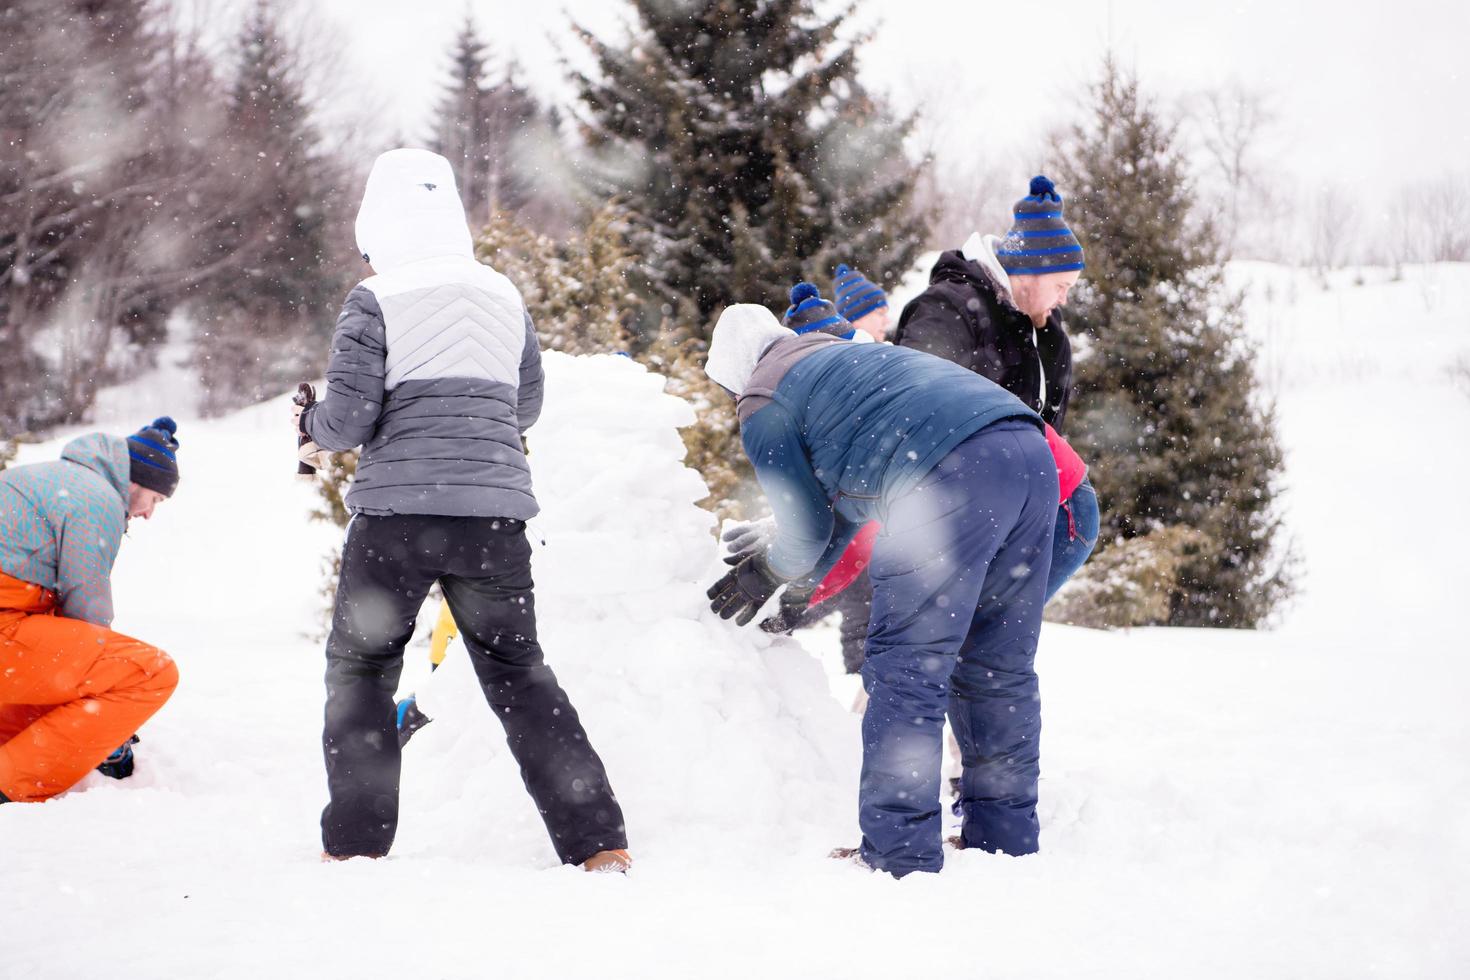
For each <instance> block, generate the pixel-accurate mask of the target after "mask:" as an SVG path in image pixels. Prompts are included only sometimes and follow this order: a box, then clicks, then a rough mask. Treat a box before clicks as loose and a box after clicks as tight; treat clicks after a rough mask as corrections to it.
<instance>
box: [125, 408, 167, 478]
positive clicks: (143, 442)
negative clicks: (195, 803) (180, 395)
mask: <svg viewBox="0 0 1470 980" xmlns="http://www.w3.org/2000/svg"><path fill="white" fill-rule="evenodd" d="M178 431H179V426H178V423H177V422H175V421H174V420H173V419H171V418H169V417H168V416H167V415H165V416H163V417H161V418H156V419H154V420H153V421H152V422H149V423H148V424H147V425H145V426H143V428H141V429H139V430H138V431H137V432H134V433H133V434H132V435H130V436H128V459H129V461H130V466H129V468H128V479H130V480H132V481H133V482H134V483H136V484H137V485H138V486H140V487H147V488H148V489H149V490H153V491H155V492H157V493H161V494H163V495H164V496H165V497H172V496H173V495H174V490H176V489H178V486H179V461H178V458H177V457H176V456H175V453H177V452H178V451H179V440H177V439H175V438H174V433H176V432H178Z"/></svg>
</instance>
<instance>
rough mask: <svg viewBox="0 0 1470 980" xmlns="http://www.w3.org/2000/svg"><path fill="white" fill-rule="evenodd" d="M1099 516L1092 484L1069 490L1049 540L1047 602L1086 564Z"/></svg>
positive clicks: (1084, 481) (1094, 544)
mask: <svg viewBox="0 0 1470 980" xmlns="http://www.w3.org/2000/svg"><path fill="white" fill-rule="evenodd" d="M1101 519H1102V514H1101V513H1100V512H1099V510H1098V507H1097V491H1096V490H1094V489H1092V481H1091V480H1088V479H1085V478H1084V479H1083V481H1082V484H1081V485H1080V486H1078V487H1077V489H1076V490H1073V491H1072V496H1070V497H1068V498H1067V501H1066V503H1064V504H1062V506H1060V507H1058V508H1057V529H1056V533H1055V534H1054V535H1053V537H1052V549H1051V572H1050V574H1049V575H1048V577H1047V580H1046V601H1047V602H1051V597H1052V596H1054V595H1056V594H1057V590H1058V589H1060V588H1061V587H1062V586H1064V585H1066V584H1067V580H1068V579H1070V578H1071V577H1072V576H1073V575H1076V574H1077V570H1078V569H1079V568H1081V567H1082V566H1083V565H1084V564H1086V562H1087V556H1088V555H1090V554H1092V549H1093V548H1094V547H1096V545H1097V529H1098V525H1099V523H1100V522H1101Z"/></svg>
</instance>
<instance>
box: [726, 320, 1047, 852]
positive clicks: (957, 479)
mask: <svg viewBox="0 0 1470 980" xmlns="http://www.w3.org/2000/svg"><path fill="white" fill-rule="evenodd" d="M705 372H706V373H707V374H708V375H709V377H710V379H711V380H713V381H714V382H715V383H716V384H718V385H720V386H721V387H722V388H724V389H725V390H726V391H728V392H730V393H732V394H733V395H735V397H736V399H737V411H738V415H739V419H740V435H741V441H742V443H743V445H744V447H745V452H746V455H748V456H749V457H750V461H751V464H752V465H753V466H754V467H755V474H756V478H757V479H758V480H759V481H760V484H761V487H762V489H763V490H764V491H765V494H766V498H767V500H768V502H769V504H770V506H771V510H772V512H773V514H774V517H775V525H776V526H775V533H774V537H773V538H772V540H771V543H770V545H769V546H768V547H767V548H766V549H764V550H762V551H757V552H756V553H754V554H752V555H750V556H749V557H747V558H745V559H744V560H743V561H742V562H741V563H740V564H739V565H737V566H735V567H734V568H733V569H731V571H730V572H729V573H728V574H726V575H725V576H724V577H723V578H722V579H720V580H719V581H718V582H716V583H715V584H714V586H712V587H711V588H710V590H709V592H708V595H709V598H710V599H711V600H712V603H711V608H712V609H713V610H714V611H715V612H717V613H718V614H719V615H720V616H721V617H722V618H725V619H731V618H733V619H735V621H736V623H737V625H741V626H743V625H745V624H747V623H749V622H750V621H751V620H752V619H754V618H755V616H756V614H757V612H758V611H759V610H760V608H761V606H763V605H764V604H765V603H766V601H767V600H769V599H770V598H771V596H772V595H774V594H775V593H776V591H777V590H778V589H780V588H781V586H782V585H783V584H785V583H794V584H795V585H796V586H797V587H803V586H809V585H810V584H811V583H812V582H814V581H820V580H821V578H822V577H823V576H824V575H825V574H826V573H827V570H828V569H829V568H831V566H832V564H833V563H834V562H835V561H836V560H837V558H838V556H840V555H841V554H842V552H843V550H844V549H845V548H846V547H847V544H848V542H849V541H850V540H851V539H852V537H853V535H854V534H856V533H857V531H858V529H859V528H860V527H862V526H863V525H864V524H866V523H867V522H869V521H880V522H882V524H883V532H882V534H881V535H880V536H879V538H878V541H877V544H876V545H875V547H874V549H873V557H872V564H871V565H870V566H869V574H870V576H871V578H872V583H873V611H872V619H871V623H870V626H869V631H868V640H867V650H866V655H867V656H866V661H865V663H864V665H863V668H862V677H863V686H864V688H866V690H867V692H868V695H869V702H868V707H867V711H866V712H865V713H864V715H863V767H862V780H861V785H860V786H859V789H858V822H859V826H860V828H861V830H862V844H861V847H859V848H857V849H855V850H847V849H842V850H839V851H836V852H834V856H841V857H846V856H851V857H854V858H855V859H857V860H859V861H860V862H862V863H863V864H865V865H867V866H868V867H871V868H875V869H878V870H881V871H887V872H889V873H891V874H893V875H894V876H895V877H902V876H904V875H906V874H909V873H910V872H914V871H938V870H940V868H941V867H942V866H943V864H944V852H943V845H942V842H941V839H940V835H941V818H940V812H941V811H940V801H939V791H940V761H941V749H942V741H941V738H942V735H943V729H944V718H945V714H946V712H947V713H948V715H949V718H950V722H951V724H952V725H953V727H954V731H955V735H956V737H957V738H958V740H959V744H960V749H961V756H962V761H963V764H964V770H963V775H962V777H961V792H960V798H959V808H960V812H961V814H962V817H963V826H962V833H961V843H962V845H963V846H964V847H975V848H980V849H983V850H987V851H995V852H1003V853H1006V854H1030V853H1032V852H1034V851H1036V849H1037V837H1038V834H1037V822H1036V787H1037V779H1038V776H1039V772H1040V752H1039V749H1040V746H1039V741H1038V739H1039V736H1040V733H1041V702H1040V700H1039V694H1038V690H1037V680H1036V673H1035V670H1034V660H1035V656H1036V643H1037V638H1038V636H1039V634H1040V630H1041V610H1042V606H1043V605H1044V604H1045V598H1046V581H1047V572H1048V570H1049V566H1050V563H1051V547H1052V530H1053V527H1054V526H1055V515H1056V506H1057V468H1056V464H1055V463H1054V462H1053V460H1052V455H1051V452H1050V451H1049V450H1048V449H1047V444H1046V439H1045V437H1044V436H1043V435H1042V424H1041V419H1040V418H1039V417H1038V416H1037V415H1036V413H1035V412H1033V411H1031V409H1029V408H1027V407H1026V406H1025V405H1023V404H1022V403H1021V402H1020V401H1019V400H1018V399H1017V398H1016V397H1015V396H1014V395H1012V394H1010V393H1009V392H1007V391H1005V390H1004V389H1003V388H1001V387H1000V386H998V385H996V384H995V383H993V382H991V381H989V380H987V379H985V378H982V377H980V376H979V375H976V374H974V373H972V372H970V371H967V370H965V369H964V368H962V367H959V366H958V365H955V364H952V363H950V362H948V361H944V360H942V359H940V358H937V357H933V356H931V355H929V354H925V353H922V352H920V351H912V350H906V349H902V348H894V347H889V346H886V345H881V344H852V343H844V342H843V341H841V340H839V339H838V338H836V337H832V336H829V335H827V334H823V333H820V332H816V333H812V334H809V335H806V336H794V335H793V334H792V333H791V331H789V330H787V329H785V328H784V327H782V326H781V325H780V324H779V323H777V322H776V319H775V317H774V316H773V315H772V314H771V312H770V311H769V310H767V309H765V308H764V307H761V306H754V305H748V304H741V305H737V306H732V307H730V308H729V309H727V310H726V311H725V313H724V314H723V315H722V316H721V317H720V321H719V323H718V324H717V325H716V327H715V331H714V336H713V339H712V342H711V344H710V353H709V361H708V363H707V364H706V366H705Z"/></svg>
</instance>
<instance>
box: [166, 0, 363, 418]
mask: <svg viewBox="0 0 1470 980" xmlns="http://www.w3.org/2000/svg"><path fill="white" fill-rule="evenodd" d="M236 57H237V64H236V72H235V79H234V84H233V87H232V89H231V91H230V95H229V102H228V107H227V112H226V117H227V122H228V133H229V137H228V140H227V145H226V148H225V151H224V153H223V154H222V155H221V166H222V170H223V172H224V173H225V174H227V175H228V178H229V183H230V186H231V188H232V198H233V201H234V204H233V206H232V207H231V209H230V212H229V214H228V216H227V217H226V218H225V219H224V220H222V221H221V222H219V224H218V225H217V226H216V227H215V229H214V231H213V233H212V234H211V236H210V239H211V241H210V247H211V248H212V249H213V250H215V251H216V252H219V253H222V254H228V253H231V252H234V253H238V254H240V255H242V256H244V258H245V261H243V263H241V267H240V268H239V269H238V271H236V272H234V273H233V274H231V275H229V276H226V277H222V278H221V279H219V280H217V281H216V282H214V283H213V284H212V285H211V287H210V288H209V289H208V290H207V291H205V294H204V298H203V302H202V303H201V309H200V312H201V313H202V314H203V317H202V318H203V320H204V323H205V328H204V330H203V333H202V335H201V336H199V337H197V338H196V349H195V361H196V363H197V364H198V366H199V368H200V372H201V378H202V380H203V381H204V387H205V402H204V407H205V409H206V410H207V411H221V410H227V409H230V408H235V407H238V406H240V405H243V404H249V403H251V402H254V401H258V400H259V399H261V398H264V397H267V396H268V395H270V394H273V393H275V392H278V391H281V390H284V389H286V388H289V387H291V386H292V385H293V384H294V383H295V382H296V381H297V380H299V379H300V378H301V377H303V376H306V375H310V374H315V373H316V371H317V367H318V365H319V364H320V363H321V362H322V360H323V359H324V358H325V354H326V350H327V346H328V341H329V339H330V336H331V329H332V323H333V319H334V313H335V307H336V304H337V303H339V302H340V301H341V298H342V290H343V287H344V285H345V275H344V273H345V268H344V263H343V262H342V261H341V258H340V257H343V256H345V255H346V254H348V252H349V249H348V248H346V247H344V245H343V244H342V242H341V241H340V240H339V236H340V229H339V228H338V227H336V224H335V219H336V215H335V213H334V211H333V210H332V205H333V204H334V203H335V202H337V201H339V200H340V194H341V190H340V188H339V186H338V185H339V184H340V174H339V173H338V172H337V170H336V169H335V166H334V165H333V163H332V162H331V161H330V160H329V159H328V158H327V157H326V156H325V155H324V154H323V153H322V152H321V151H320V149H319V145H318V141H319V137H318V133H317V131H316V128H315V126H314V125H313V123H312V120H311V108H310V106H309V104H308V103H307V100H306V97H305V94H304V92H303V90H302V85H301V82H300V69H299V65H298V63H297V61H296V58H295V55H294V53H293V52H292V50H291V48H290V47H289V45H288V44H287V43H286V40H285V38H284V37H283V36H282V33H281V31H280V28H279V25H278V23H277V20H276V15H275V11H274V9H273V8H272V6H271V4H270V2H269V0H257V2H256V4H255V6H254V7H253V8H252V9H251V11H250V13H249V15H248V16H247V19H246V22H245V25H244V27H243V29H242V30H241V32H240V34H239V37H238V40H237V43H236Z"/></svg>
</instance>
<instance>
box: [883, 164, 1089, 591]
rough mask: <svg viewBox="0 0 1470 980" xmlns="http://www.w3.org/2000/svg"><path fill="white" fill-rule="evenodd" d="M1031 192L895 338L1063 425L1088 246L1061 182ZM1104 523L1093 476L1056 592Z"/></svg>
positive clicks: (1060, 518) (930, 292)
mask: <svg viewBox="0 0 1470 980" xmlns="http://www.w3.org/2000/svg"><path fill="white" fill-rule="evenodd" d="M1029 190H1030V193H1029V194H1027V195H1026V196H1025V197H1023V198H1021V199H1020V200H1019V201H1017V202H1016V206H1015V212H1014V213H1015V223H1014V224H1013V225H1012V227H1011V230H1010V232H1009V233H1007V234H1006V236H1005V237H1004V238H996V237H995V236H994V235H987V236H981V235H980V234H978V233H977V234H974V235H971V236H970V240H969V241H967V242H965V244H964V247H962V248H960V249H957V250H954V251H949V252H945V253H944V254H942V255H941V256H940V257H939V261H938V262H936V263H935V264H934V271H933V272H932V273H930V277H929V288H928V289H926V290H924V292H922V293H920V294H919V295H918V296H917V297H915V298H914V299H913V300H912V301H911V302H910V303H909V304H908V305H907V306H905V307H904V310H903V314H902V315H901V316H900V317H899V321H898V330H897V332H896V333H895V334H894V337H893V342H894V343H895V344H898V345H899V346H900V347H912V348H914V349H915V350H921V351H926V352H927V353H930V354H936V355H938V356H939V357H942V358H944V359H945V360H947V361H954V362H955V363H956V364H959V365H961V366H962V367H966V368H969V369H970V370H971V371H974V372H975V373H976V374H980V375H984V376H985V377H987V378H989V379H990V380H991V381H994V382H995V383H996V384H998V385H1000V386H1001V387H1002V388H1005V389H1006V390H1007V391H1009V392H1010V393H1011V394H1013V395H1015V396H1016V397H1017V398H1019V399H1021V401H1022V402H1024V403H1025V404H1026V406H1027V407H1028V408H1030V409H1031V410H1033V411H1035V412H1036V413H1037V414H1038V415H1040V416H1041V418H1042V420H1043V421H1045V422H1046V423H1047V424H1048V425H1050V426H1051V427H1052V428H1053V429H1055V430H1056V431H1057V432H1061V431H1062V426H1063V424H1064V423H1065V421H1066V417H1067V403H1068V402H1069V401H1070V400H1071V397H1072V344H1071V342H1070V341H1069V340H1068V339H1067V333H1066V331H1065V330H1064V329H1062V307H1063V306H1065V305H1066V303H1067V293H1068V291H1069V290H1071V288H1072V287H1073V286H1074V285H1075V284H1076V283H1077V279H1078V277H1079V276H1081V274H1082V268H1083V261H1082V246H1081V245H1080V244H1078V242H1077V236H1075V235H1073V234H1072V230H1071V229H1070V228H1069V227H1067V222H1066V221H1065V220H1064V219H1063V217H1062V197H1061V195H1060V194H1058V193H1057V189H1056V187H1055V186H1054V185H1053V184H1052V182H1051V181H1050V180H1048V179H1047V178H1045V177H1033V178H1032V179H1031V186H1030V188H1029ZM1099 524H1100V514H1099V511H1098V505H1097V494H1096V493H1095V492H1094V491H1093V489H1092V483H1091V482H1090V481H1088V480H1087V479H1085V478H1084V479H1083V480H1082V483H1081V485H1080V486H1078V487H1077V488H1076V489H1075V490H1073V491H1072V493H1071V495H1070V496H1069V497H1068V498H1067V499H1066V500H1063V501H1062V502H1061V507H1060V508H1058V510H1057V523H1056V533H1055V535H1054V546H1053V549H1052V559H1051V577H1050V579H1049V580H1048V581H1047V588H1046V597H1047V599H1050V598H1051V597H1052V596H1053V595H1055V594H1056V591H1057V590H1058V589H1060V588H1061V587H1062V586H1063V585H1064V584H1065V583H1066V581H1067V580H1068V579H1069V578H1071V577H1072V575H1073V574H1074V573H1075V572H1076V571H1077V570H1078V569H1079V568H1081V567H1082V564H1083V562H1085V561H1087V557H1088V555H1090V554H1091V553H1092V548H1093V545H1095V544H1096V543H1097V533H1098V526H1099Z"/></svg>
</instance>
